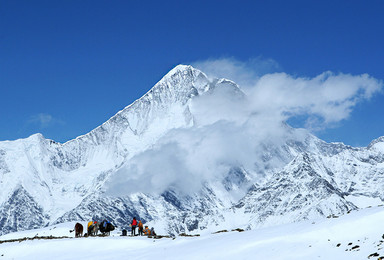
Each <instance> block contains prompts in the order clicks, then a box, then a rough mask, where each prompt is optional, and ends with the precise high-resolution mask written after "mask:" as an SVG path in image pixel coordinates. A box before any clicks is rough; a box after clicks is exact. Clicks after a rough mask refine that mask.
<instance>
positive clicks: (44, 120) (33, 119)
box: [27, 113, 63, 129]
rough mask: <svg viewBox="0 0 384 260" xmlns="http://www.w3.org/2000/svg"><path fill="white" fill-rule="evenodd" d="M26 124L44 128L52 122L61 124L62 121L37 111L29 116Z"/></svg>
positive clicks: (52, 123)
mask: <svg viewBox="0 0 384 260" xmlns="http://www.w3.org/2000/svg"><path fill="white" fill-rule="evenodd" d="M27 124H34V125H38V127H39V128H40V129H44V128H47V127H50V126H52V125H54V124H63V121H61V120H59V119H56V118H54V117H53V116H52V115H50V114H46V113H39V114H36V115H32V116H30V117H29V119H28V120H27Z"/></svg>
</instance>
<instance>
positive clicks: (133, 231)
mask: <svg viewBox="0 0 384 260" xmlns="http://www.w3.org/2000/svg"><path fill="white" fill-rule="evenodd" d="M131 226H132V231H131V236H136V226H137V221H136V218H135V217H134V218H133V220H132V223H131Z"/></svg>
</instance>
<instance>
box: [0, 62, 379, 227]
mask: <svg viewBox="0 0 384 260" xmlns="http://www.w3.org/2000/svg"><path fill="white" fill-rule="evenodd" d="M246 98H247V97H246V95H245V94H244V93H243V92H242V91H241V90H240V89H239V87H238V86H237V85H236V83H234V82H232V81H230V80H226V79H215V80H209V79H208V78H207V76H206V75H205V74H204V73H203V72H201V71H199V70H196V69H194V68H193V67H191V66H184V65H179V66H177V67H175V68H174V69H172V70H171V71H170V72H169V73H168V74H167V75H165V76H164V77H163V78H162V79H161V80H160V81H159V82H158V83H157V84H156V85H155V86H154V87H153V88H152V89H151V90H150V91H148V92H147V93H146V94H145V95H144V96H143V97H142V98H140V99H138V100H136V101H135V102H134V103H132V104H131V105H129V106H127V107H126V108H124V109H123V110H121V111H120V112H118V113H117V114H116V115H115V116H113V117H112V118H111V119H109V120H108V121H107V122H105V123H104V124H103V125H101V126H99V127H97V128H96V129H94V130H93V131H91V132H90V133H88V134H86V135H83V136H80V137H78V138H76V139H74V140H71V141H68V142H67V143H64V144H60V143H56V142H54V141H52V140H47V139H45V138H44V137H43V136H42V135H40V134H36V135H33V136H31V137H29V138H26V139H22V140H16V141H5V142H0V177H1V178H0V204H1V211H0V213H1V214H2V215H1V216H2V218H1V220H0V227H1V230H2V231H1V232H2V233H6V232H10V231H16V230H22V229H31V228H36V227H39V225H40V226H43V225H46V224H49V223H60V222H66V221H77V220H82V221H87V220H90V219H96V220H100V219H104V218H108V219H111V220H113V221H114V222H115V223H116V224H117V225H118V226H126V225H127V223H129V222H130V220H131V219H132V217H134V216H135V217H139V218H141V219H143V220H145V221H148V222H150V223H154V224H155V225H156V226H157V227H161V229H162V230H163V231H164V232H167V233H170V234H178V233H181V232H198V230H203V229H212V230H215V229H216V230H217V228H218V227H223V228H237V227H239V225H241V227H244V228H256V227H261V226H265V225H275V224H280V223H287V222H294V221H300V220H303V219H313V218H318V217H324V216H328V215H332V214H336V215H338V214H343V213H346V212H348V211H350V210H353V209H355V208H357V207H356V205H354V204H353V200H348V198H352V197H351V196H355V197H357V196H365V197H368V198H376V199H381V200H383V199H384V193H383V191H381V190H380V188H379V187H381V186H382V184H383V183H384V179H383V176H384V170H383V166H384V151H383V147H384V145H383V144H384V138H379V139H376V140H374V141H373V142H372V143H371V144H370V146H368V147H367V148H353V147H349V146H346V145H344V144H341V143H330V144H329V143H326V142H324V141H322V140H320V139H318V138H316V137H315V136H313V135H311V134H309V133H308V132H307V131H306V130H303V129H293V128H291V127H289V126H287V125H285V124H281V123H280V124H279V125H277V127H276V128H278V130H279V132H278V134H276V135H274V136H272V138H271V136H268V131H264V132H263V131H261V130H262V128H263V125H260V123H259V122H258V121H257V120H258V117H257V116H255V115H253V114H252V113H248V112H249V111H247V109H248V108H247V106H246V102H245V101H246ZM242 109H243V110H242ZM218 111H219V112H218ZM238 111H241V112H240V113H239V112H238ZM243 158H245V159H244V160H243ZM153 161H155V162H157V164H154V163H153ZM166 164H168V165H167V167H165V168H164V167H163V166H164V165H166ZM176 166H177V167H176ZM151 171H152V172H151ZM113 181H114V184H115V185H116V187H119V188H120V189H121V190H123V191H125V193H124V194H118V195H113V194H112V195H111V194H110V193H108V194H107V195H106V194H105V193H104V192H105V189H106V185H107V184H109V183H110V182H113ZM119 184H120V186H119ZM127 184H129V185H127ZM143 184H144V185H143ZM147 184H148V185H147ZM156 185H157V186H156ZM148 186H149V187H150V189H146V187H148ZM23 205H24V206H23ZM25 205H27V206H25ZM27 219H28V220H27ZM234 219H236V222H234Z"/></svg>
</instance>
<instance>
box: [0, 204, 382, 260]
mask: <svg viewBox="0 0 384 260" xmlns="http://www.w3.org/2000/svg"><path fill="white" fill-rule="evenodd" d="M383 220H384V207H375V208H366V209H363V210H359V211H356V212H352V213H350V214H347V215H345V216H341V217H339V218H329V219H323V220H320V221H318V222H316V223H315V222H301V223H295V224H288V225H283V226H277V227H271V228H265V229H259V230H252V231H245V232H237V231H229V232H221V233H217V234H202V235H201V236H200V237H176V238H175V239H172V238H162V239H150V238H146V237H122V236H120V232H114V233H112V234H111V236H110V237H88V238H74V234H73V233H70V232H69V230H70V229H72V228H73V226H74V223H65V224H60V225H56V226H52V227H47V228H45V229H39V230H31V231H24V232H18V233H12V234H7V235H4V236H1V237H0V240H1V241H4V240H10V239H16V238H23V237H34V236H50V235H52V236H54V237H55V236H57V237H59V236H70V238H63V239H54V240H49V239H48V240H43V239H40V240H38V239H35V240H26V241H22V242H6V243H2V244H0V260H2V259H50V260H51V259H55V260H59V259H153V258H156V259H279V260H281V259H295V260H299V259H306V260H307V259H338V260H339V259H359V260H360V259H367V258H368V256H370V255H371V254H374V253H377V256H375V257H370V259H378V257H379V256H384V250H383V247H384V244H383V245H381V243H382V242H384V241H383V240H384V239H383V238H382V235H383V234H384V226H383V225H382V223H383ZM82 224H83V225H85V224H86V223H82ZM353 248H354V249H353Z"/></svg>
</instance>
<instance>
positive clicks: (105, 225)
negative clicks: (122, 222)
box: [99, 220, 115, 236]
mask: <svg viewBox="0 0 384 260" xmlns="http://www.w3.org/2000/svg"><path fill="white" fill-rule="evenodd" d="M99 230H100V232H101V233H102V234H103V235H104V236H105V235H108V236H109V235H110V232H111V231H113V230H115V226H114V225H112V223H111V222H109V221H106V220H103V221H102V222H101V223H100V224H99Z"/></svg>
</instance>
